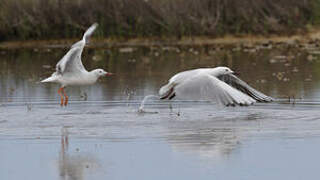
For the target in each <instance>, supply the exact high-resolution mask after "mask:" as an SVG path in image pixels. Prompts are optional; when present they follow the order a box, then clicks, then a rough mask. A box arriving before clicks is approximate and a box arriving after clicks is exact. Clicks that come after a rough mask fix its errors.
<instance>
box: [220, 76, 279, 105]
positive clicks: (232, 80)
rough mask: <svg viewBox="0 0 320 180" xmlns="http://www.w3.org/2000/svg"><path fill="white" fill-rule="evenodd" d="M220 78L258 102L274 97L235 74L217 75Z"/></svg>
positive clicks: (271, 99)
mask: <svg viewBox="0 0 320 180" xmlns="http://www.w3.org/2000/svg"><path fill="white" fill-rule="evenodd" d="M218 78H219V79H220V80H222V81H224V82H226V83H227V84H229V85H230V86H232V87H234V88H236V89H238V90H240V91H241V92H243V93H245V94H247V95H249V96H250V97H252V98H254V99H255V100H257V101H258V102H271V101H274V99H273V98H272V97H270V96H267V95H265V94H263V93H262V92H260V91H258V90H256V89H254V88H252V87H251V86H249V85H248V84H247V83H246V82H244V81H242V80H241V79H239V78H238V77H237V76H235V75H233V74H228V75H222V76H219V77H218Z"/></svg>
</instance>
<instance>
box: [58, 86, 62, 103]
mask: <svg viewBox="0 0 320 180" xmlns="http://www.w3.org/2000/svg"><path fill="white" fill-rule="evenodd" d="M61 91H63V87H61V88H59V89H58V94H59V95H60V97H61V103H60V106H63V95H62V93H61Z"/></svg>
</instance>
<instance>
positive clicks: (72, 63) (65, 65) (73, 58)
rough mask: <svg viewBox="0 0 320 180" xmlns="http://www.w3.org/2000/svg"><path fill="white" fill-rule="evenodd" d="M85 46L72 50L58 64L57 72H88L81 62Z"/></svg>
mask: <svg viewBox="0 0 320 180" xmlns="http://www.w3.org/2000/svg"><path fill="white" fill-rule="evenodd" d="M82 50H83V46H77V47H73V48H71V49H70V50H69V51H68V52H67V54H66V55H64V56H63V58H62V59H61V60H60V61H59V62H58V63H57V65H56V71H57V72H58V73H59V74H65V73H78V72H83V71H86V70H85V68H84V67H83V64H82V62H81V54H82Z"/></svg>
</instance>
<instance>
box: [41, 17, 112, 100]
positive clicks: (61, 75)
mask: <svg viewBox="0 0 320 180" xmlns="http://www.w3.org/2000/svg"><path fill="white" fill-rule="evenodd" d="M97 26H98V24H97V23H94V24H93V25H92V26H91V27H90V28H89V29H88V30H87V31H86V32H85V33H84V35H83V38H82V40H80V41H78V42H77V43H75V44H73V45H72V46H71V49H70V50H69V51H68V52H67V54H66V55H64V56H63V58H62V59H61V60H60V61H59V62H58V63H57V65H56V72H54V73H53V74H52V75H51V76H50V77H49V78H47V79H44V80H42V81H41V82H42V83H46V82H54V83H59V84H60V85H61V87H60V88H59V90H58V94H59V95H60V97H61V103H60V105H61V106H63V105H65V106H66V105H67V104H68V96H67V94H66V93H65V92H64V88H65V87H66V86H79V85H91V84H94V83H95V82H96V81H97V80H98V78H99V77H102V76H109V75H112V73H109V72H106V71H104V70H103V69H95V70H92V71H89V72H88V71H87V70H86V69H85V68H84V66H83V64H82V62H81V54H82V51H83V48H84V47H85V45H86V43H87V42H88V40H89V38H90V36H91V35H92V33H93V32H94V30H95V29H96V28H97Z"/></svg>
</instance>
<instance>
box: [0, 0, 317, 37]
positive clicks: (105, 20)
mask: <svg viewBox="0 0 320 180" xmlns="http://www.w3.org/2000/svg"><path fill="white" fill-rule="evenodd" d="M94 22H98V23H99V24H100V27H99V28H98V29H97V32H96V35H97V36H99V37H101V38H103V37H111V38H114V37H115V38H119V37H121V38H132V37H178V38H179V37H182V36H212V37H216V36H222V35H225V34H233V35H242V34H261V35H269V34H285V35H289V34H292V33H296V32H304V31H307V30H308V28H307V27H310V26H314V25H319V24H320V0H303V1H302V0H301V1H300V0H299V1H292V0H199V1H195V0H90V1H86V0H0V40H27V39H56V38H72V37H79V35H81V34H82V33H83V31H84V30H85V29H86V28H87V27H89V26H90V25H91V24H92V23H94Z"/></svg>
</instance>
